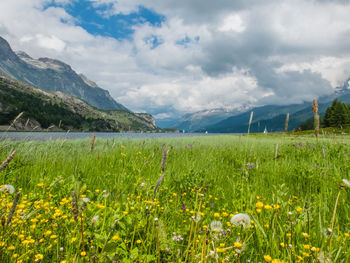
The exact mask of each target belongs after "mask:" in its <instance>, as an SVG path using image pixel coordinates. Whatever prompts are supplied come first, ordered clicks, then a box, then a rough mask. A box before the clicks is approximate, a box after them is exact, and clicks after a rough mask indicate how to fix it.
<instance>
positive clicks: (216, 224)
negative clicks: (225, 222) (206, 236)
mask: <svg viewBox="0 0 350 263" xmlns="http://www.w3.org/2000/svg"><path fill="white" fill-rule="evenodd" d="M210 229H211V230H212V231H214V232H221V231H222V223H221V222H220V221H213V222H211V223H210Z"/></svg>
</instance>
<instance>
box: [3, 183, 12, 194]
mask: <svg viewBox="0 0 350 263" xmlns="http://www.w3.org/2000/svg"><path fill="white" fill-rule="evenodd" d="M0 192H8V193H10V194H13V193H14V192H15V188H14V187H13V186H12V185H10V184H5V185H4V186H3V187H1V188H0Z"/></svg>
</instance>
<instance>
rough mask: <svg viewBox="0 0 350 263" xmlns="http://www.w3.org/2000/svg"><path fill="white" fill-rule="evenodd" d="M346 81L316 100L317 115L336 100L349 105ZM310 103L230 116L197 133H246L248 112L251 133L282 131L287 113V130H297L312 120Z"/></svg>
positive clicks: (258, 108)
mask: <svg viewBox="0 0 350 263" xmlns="http://www.w3.org/2000/svg"><path fill="white" fill-rule="evenodd" d="M349 82H350V79H348V80H347V81H346V82H345V84H344V86H343V87H338V88H336V91H335V92H334V94H332V95H330V96H324V97H321V98H319V100H318V110H319V114H320V115H321V116H322V115H324V114H325V112H326V109H327V108H328V107H329V106H330V105H331V104H332V101H333V100H334V99H335V98H337V99H338V100H340V101H342V102H344V103H350V90H349ZM311 106H312V102H311V101H310V102H304V103H303V104H294V105H286V106H278V105H267V106H263V107H257V108H253V109H251V110H249V111H247V112H245V113H242V114H239V115H236V116H231V117H229V118H227V119H224V120H221V121H219V122H217V123H215V124H213V125H210V126H207V127H205V128H204V129H202V130H200V129H198V131H204V130H207V131H208V132H223V133H225V132H235V133H246V132H247V130H248V124H249V118H250V112H251V111H253V112H254V114H253V121H252V124H251V127H250V131H251V132H263V131H264V129H265V127H267V130H268V131H284V125H285V120H286V115H287V113H289V114H290V117H289V123H288V130H292V129H298V127H299V126H300V124H301V123H303V122H305V121H306V120H308V119H310V118H313V112H312V107H311Z"/></svg>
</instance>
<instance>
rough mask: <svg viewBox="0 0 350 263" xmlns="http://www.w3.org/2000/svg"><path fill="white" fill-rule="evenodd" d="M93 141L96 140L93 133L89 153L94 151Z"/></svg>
mask: <svg viewBox="0 0 350 263" xmlns="http://www.w3.org/2000/svg"><path fill="white" fill-rule="evenodd" d="M95 139H96V134H95V133H93V134H92V136H91V143H90V151H92V150H93V149H94V146H95Z"/></svg>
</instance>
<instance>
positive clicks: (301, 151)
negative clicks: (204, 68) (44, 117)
mask: <svg viewBox="0 0 350 263" xmlns="http://www.w3.org/2000/svg"><path fill="white" fill-rule="evenodd" d="M349 143H350V137H348V136H346V135H328V136H325V135H321V136H319V139H315V138H314V137H313V136H311V135H302V136H299V135H293V134H286V135H284V134H268V135H262V134H261V135H254V134H251V135H249V136H228V135H227V136H208V137H192V138H182V139H152V140H151V139H148V140H138V139H134V140H125V139H124V140H123V139H109V140H104V139H99V138H97V139H96V141H95V143H94V148H93V150H90V140H71V141H69V140H68V141H64V140H56V141H50V142H35V141H20V142H14V141H2V142H0V160H1V161H2V160H5V159H6V158H7V157H8V156H9V155H10V154H11V153H12V152H13V150H16V154H15V156H14V158H13V160H12V161H11V162H9V164H8V165H7V167H6V168H5V169H4V170H2V171H0V191H1V192H0V221H1V222H0V262H2V263H7V262H18V263H20V262H60V263H67V262H84V263H85V262H273V263H277V262H350V209H349V208H350V183H349V181H348V180H349V179H350V174H349V168H350V148H349ZM276 144H278V147H277V148H278V151H276Z"/></svg>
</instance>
